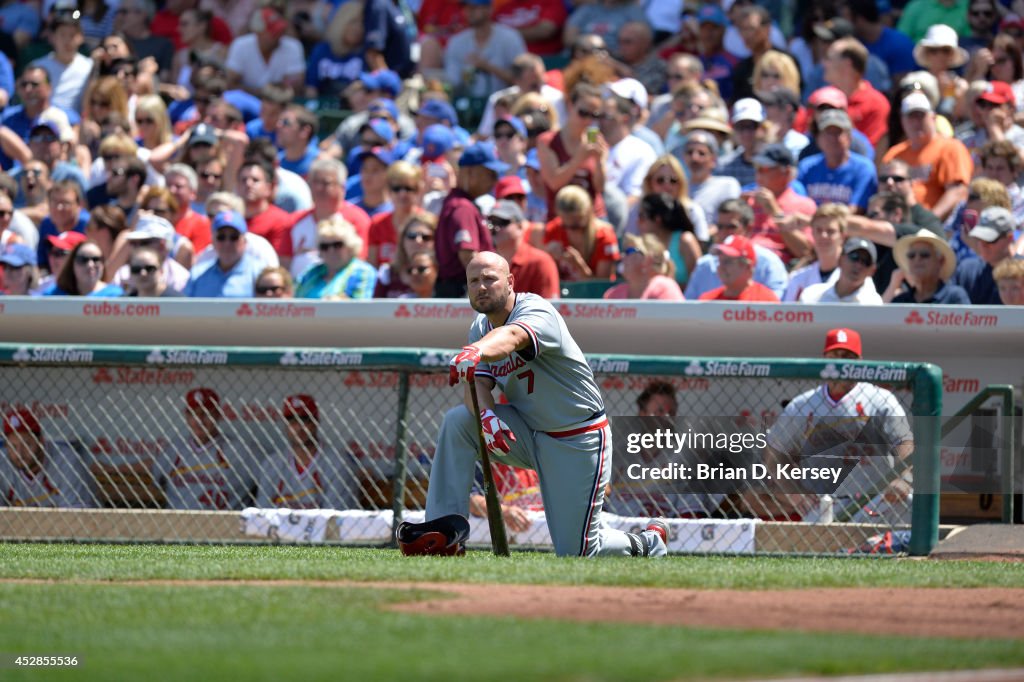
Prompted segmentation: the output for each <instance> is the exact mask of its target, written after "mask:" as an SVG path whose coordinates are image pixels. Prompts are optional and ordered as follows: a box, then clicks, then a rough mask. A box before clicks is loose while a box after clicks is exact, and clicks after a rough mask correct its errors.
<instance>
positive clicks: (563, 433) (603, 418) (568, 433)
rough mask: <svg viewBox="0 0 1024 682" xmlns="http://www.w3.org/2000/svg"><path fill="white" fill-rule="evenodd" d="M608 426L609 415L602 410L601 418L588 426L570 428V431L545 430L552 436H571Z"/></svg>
mask: <svg viewBox="0 0 1024 682" xmlns="http://www.w3.org/2000/svg"><path fill="white" fill-rule="evenodd" d="M606 426H608V417H606V416H604V412H602V413H601V414H600V418H599V419H598V420H597V421H595V422H592V423H590V424H587V425H586V426H580V427H578V428H575V429H569V430H568V431H545V432H544V433H546V434H547V435H549V436H551V437H552V438H569V437H571V436H578V435H580V434H581V433H588V432H590V431H598V430H600V429H603V428H604V427H606Z"/></svg>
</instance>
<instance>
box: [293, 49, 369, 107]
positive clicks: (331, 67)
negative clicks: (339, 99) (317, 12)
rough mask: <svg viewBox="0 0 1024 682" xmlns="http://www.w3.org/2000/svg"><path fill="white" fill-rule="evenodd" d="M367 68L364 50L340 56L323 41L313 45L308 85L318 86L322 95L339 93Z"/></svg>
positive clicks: (307, 79)
mask: <svg viewBox="0 0 1024 682" xmlns="http://www.w3.org/2000/svg"><path fill="white" fill-rule="evenodd" d="M366 70H367V68H366V61H365V60H364V59H363V52H362V51H359V52H353V53H350V54H346V55H342V56H340V57H339V56H338V55H336V54H334V52H332V51H331V46H330V44H328V43H326V42H321V43H317V44H316V45H315V46H314V47H313V49H312V50H311V51H310V53H309V59H308V60H307V61H306V85H308V86H309V87H311V88H316V90H317V92H318V93H319V94H320V96H321V97H323V96H324V95H337V94H340V93H341V92H342V91H343V90H344V89H345V88H346V87H348V84H349V83H351V82H353V81H355V80H357V79H358V78H359V75H360V74H361V73H363V72H364V71H366Z"/></svg>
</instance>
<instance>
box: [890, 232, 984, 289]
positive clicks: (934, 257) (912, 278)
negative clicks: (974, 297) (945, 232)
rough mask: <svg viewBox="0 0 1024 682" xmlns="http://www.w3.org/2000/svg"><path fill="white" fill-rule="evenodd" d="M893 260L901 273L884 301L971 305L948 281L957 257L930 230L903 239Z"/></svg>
mask: <svg viewBox="0 0 1024 682" xmlns="http://www.w3.org/2000/svg"><path fill="white" fill-rule="evenodd" d="M893 257H894V258H895V260H896V264H897V265H899V270H896V271H895V272H894V273H893V275H894V276H893V278H892V281H891V282H890V284H889V288H888V289H886V291H885V293H884V294H882V300H884V301H886V302H889V301H891V302H892V303H916V304H924V303H939V304H942V305H970V303H971V299H970V298H968V296H967V292H966V291H964V290H963V288H962V287H959V286H957V285H956V284H952V283H951V282H950V281H949V278H950V277H952V275H953V271H954V270H955V269H956V255H955V254H954V253H953V249H951V248H949V244H947V243H946V241H945V240H944V239H941V238H940V237H938V236H936V235H935V234H933V233H931V232H929V231H928V230H921V231H919V232H918V233H917V234H910V235H907V236H905V237H900V239H899V240H898V241H897V242H896V248H894V249H893ZM904 285H905V286H904Z"/></svg>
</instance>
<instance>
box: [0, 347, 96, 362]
mask: <svg viewBox="0 0 1024 682" xmlns="http://www.w3.org/2000/svg"><path fill="white" fill-rule="evenodd" d="M92 358H93V352H92V351H91V350H80V349H77V348H29V347H28V346H21V347H20V348H18V350H16V351H14V354H13V355H11V359H12V360H14V361H15V362H69V363H86V362H92Z"/></svg>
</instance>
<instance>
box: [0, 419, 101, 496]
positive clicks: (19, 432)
mask: <svg viewBox="0 0 1024 682" xmlns="http://www.w3.org/2000/svg"><path fill="white" fill-rule="evenodd" d="M3 433H4V444H3V450H4V453H3V456H2V457H0V495H2V497H0V506H4V507H95V506H96V494H95V488H94V484H93V480H92V476H90V475H89V471H88V469H87V467H86V465H85V462H84V461H83V460H82V457H81V455H80V454H79V453H78V452H76V451H75V449H74V448H73V447H72V446H71V444H70V443H66V442H60V441H54V440H52V439H49V438H43V430H42V427H41V426H40V424H39V420H38V419H36V417H35V415H34V414H33V413H32V412H31V411H29V410H27V409H15V410H10V411H8V412H6V413H5V414H4V416H3Z"/></svg>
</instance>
